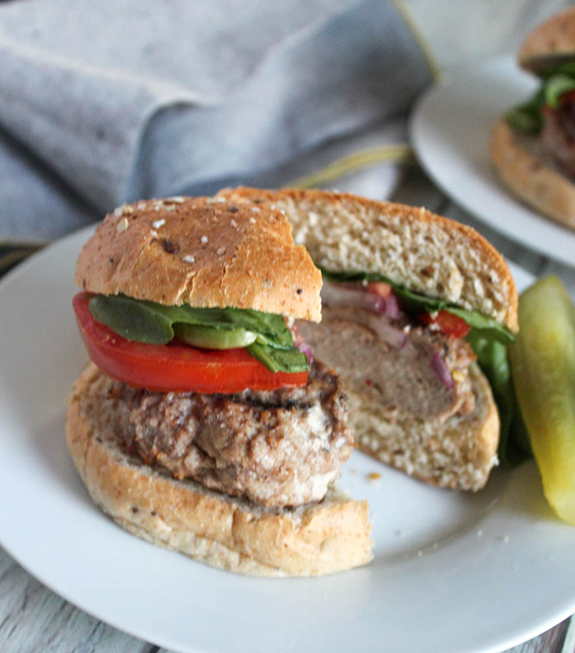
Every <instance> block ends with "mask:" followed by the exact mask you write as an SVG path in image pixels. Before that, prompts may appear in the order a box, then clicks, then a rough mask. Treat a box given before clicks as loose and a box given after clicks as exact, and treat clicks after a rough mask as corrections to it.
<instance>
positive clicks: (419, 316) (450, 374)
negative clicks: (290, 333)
mask: <svg viewBox="0 0 575 653" xmlns="http://www.w3.org/2000/svg"><path fill="white" fill-rule="evenodd" d="M324 275H325V277H326V278H327V279H328V280H326V278H324V286H323V288H322V303H323V308H322V315H323V318H322V322H321V323H320V324H318V325H310V324H306V323H301V324H298V329H299V331H300V332H301V334H302V336H303V337H304V338H305V340H306V341H308V342H309V343H310V345H311V346H312V348H313V350H314V353H315V354H316V355H317V356H318V357H319V358H321V359H322V360H324V361H325V362H326V363H328V364H329V365H332V366H333V367H335V368H336V369H337V370H338V371H339V372H340V373H341V374H342V377H343V380H344V382H345V383H346V385H347V387H348V388H349V389H350V391H351V392H354V394H361V395H362V396H366V395H367V396H370V397H371V398H372V400H373V401H375V402H377V403H378V404H379V405H380V406H382V407H383V408H385V409H386V413H387V414H388V416H389V420H390V421H391V422H393V421H394V419H399V418H400V417H401V418H403V417H405V416H406V415H409V416H413V417H414V418H416V419H419V420H422V421H436V422H439V423H443V422H445V421H446V420H448V419H449V418H451V417H453V416H457V415H459V416H464V415H468V414H470V413H472V412H473V411H474V409H475V397H474V392H473V387H472V382H471V377H470V365H471V363H472V362H473V361H475V360H478V362H479V364H480V365H481V366H482V368H483V369H484V372H485V373H486V375H487V376H488V378H489V379H490V380H491V381H492V386H493V388H494V392H495V394H496V399H497V397H498V393H499V398H500V399H501V400H502V401H501V405H500V412H501V413H502V415H503V413H504V412H505V409H506V407H505V405H504V400H505V397H504V395H505V393H507V391H508V390H509V389H508V388H507V386H506V382H508V380H509V379H508V377H505V375H506V370H508V368H507V367H506V366H507V352H506V345H507V343H508V342H510V341H512V336H511V334H510V333H509V332H508V331H507V329H506V328H505V327H502V326H501V325H499V324H497V323H496V322H495V321H493V320H491V319H489V318H486V317H484V316H482V315H480V314H478V313H475V312H473V311H466V310H464V309H460V308H458V307H454V306H450V305H448V304H447V302H444V301H442V300H437V299H432V298H427V297H423V296H419V295H417V294H415V293H412V292H410V291H407V290H405V289H403V288H400V287H397V286H394V287H392V286H391V285H390V284H389V283H387V282H385V281H382V280H381V279H382V278H381V277H380V278H378V277H377V275H374V274H368V273H349V274H347V273H332V272H327V271H324ZM374 278H378V281H372V279H374ZM509 391H510V390H509ZM502 425H503V427H505V425H506V422H505V420H504V419H502Z"/></svg>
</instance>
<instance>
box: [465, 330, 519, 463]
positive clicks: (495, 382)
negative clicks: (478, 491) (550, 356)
mask: <svg viewBox="0 0 575 653" xmlns="http://www.w3.org/2000/svg"><path fill="white" fill-rule="evenodd" d="M467 341H468V342H469V344H470V345H471V347H472V348H473V351H474V352H475V354H476V356H477V363H478V364H479V367H480V368H481V370H482V371H483V373H484V374H485V376H486V377H487V379H488V381H489V383H490V385H491V388H492V390H493V397H494V398H495V402H496V404H497V408H498V410H499V420H500V423H501V427H500V437H499V448H498V456H499V459H500V460H501V462H502V463H504V464H507V465H517V464H519V463H521V462H523V461H524V460H525V459H527V458H529V457H530V455H531V450H530V448H529V443H528V440H527V437H526V431H525V426H524V425H523V420H522V419H521V413H520V412H519V409H518V406H517V400H516V398H515V392H514V390H513V384H512V380H511V369H510V366H509V359H508V355H507V346H506V345H505V344H504V343H502V342H500V341H498V340H496V339H494V338H493V337H491V334H490V332H489V331H487V332H486V331H482V330H478V329H472V330H471V331H470V333H469V335H468V336H467Z"/></svg>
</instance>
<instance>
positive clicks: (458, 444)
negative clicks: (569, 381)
mask: <svg viewBox="0 0 575 653" xmlns="http://www.w3.org/2000/svg"><path fill="white" fill-rule="evenodd" d="M220 196H221V197H222V198H225V199H226V200H227V201H233V202H235V203H237V204H238V205H240V204H242V205H250V204H251V205H256V206H259V207H269V208H274V209H276V210H280V211H282V212H284V213H285V215H286V216H287V218H288V220H289V221H290V223H291V225H292V229H293V234H294V239H295V242H296V243H298V244H303V245H305V247H306V248H307V249H308V251H309V253H310V254H311V257H312V259H313V260H314V262H315V264H316V265H318V266H319V267H320V268H321V269H322V271H323V274H324V279H325V280H326V282H325V283H324V287H323V289H322V297H323V304H324V306H323V320H322V322H321V324H317V325H316V324H311V323H307V324H304V323H302V324H301V325H300V326H299V327H298V328H299V329H300V331H301V333H302V334H303V335H304V337H305V339H306V340H307V341H308V342H310V343H311V344H312V346H313V347H314V351H315V352H316V354H317V355H318V356H319V357H320V358H321V359H322V360H324V361H325V362H327V363H328V364H329V365H331V366H333V367H335V368H336V369H337V370H338V372H339V373H340V375H341V377H342V380H343V381H344V382H345V387H346V391H347V393H348V396H349V401H350V423H351V425H352V426H353V429H354V431H355V435H356V438H357V440H358V446H359V447H360V448H361V450H362V451H364V452H365V453H367V454H369V455H371V456H373V457H375V458H377V459H379V460H381V461H383V462H385V463H387V464H390V465H393V466H394V467H397V468H398V469H401V470H402V471H404V472H406V473H408V474H410V475H413V476H416V477H418V478H420V479H422V480H425V481H428V482H430V483H432V484H434V485H440V486H442V487H449V488H458V489H464V490H478V489H480V488H481V487H483V486H484V485H485V483H486V481H487V478H488V476H489V472H490V470H491V469H492V467H493V466H494V465H495V464H496V463H497V461H498V450H499V454H500V457H501V455H503V456H505V455H506V454H507V450H508V441H507V439H508V434H509V431H510V424H511V421H512V419H513V409H514V395H513V390H512V388H511V383H510V375H509V366H508V362H507V345H508V344H509V343H510V342H512V341H513V332H514V331H516V330H517V328H518V327H517V290H516V288H515V284H514V282H513V279H512V277H511V275H510V273H509V270H508V268H507V265H506V264H505V261H504V260H503V258H502V257H501V256H500V255H499V254H498V252H497V251H496V250H495V249H494V248H493V247H492V246H491V245H490V244H489V243H488V242H487V241H486V240H485V239H484V238H482V237H481V236H480V235H479V234H478V233H476V232H475V231H474V230H473V229H470V228H469V227H466V226H464V225H461V224H459V223H456V222H454V221H451V220H447V219H445V218H442V217H440V216H437V215H434V214H433V213H431V212H429V211H426V210H425V209H419V208H414V207H409V206H403V205H400V204H393V203H389V202H375V201H371V200H367V199H364V198H360V197H356V196H353V195H349V194H338V193H328V192H323V191H302V190H285V191H280V192H272V191H260V190H256V189H249V188H240V189H236V190H226V191H223V192H222V193H221V194H220ZM494 395H495V399H496V401H497V404H498V406H499V411H498V409H497V405H496V403H495V401H494ZM500 435H501V438H500Z"/></svg>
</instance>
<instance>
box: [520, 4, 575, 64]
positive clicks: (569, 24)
mask: <svg viewBox="0 0 575 653" xmlns="http://www.w3.org/2000/svg"><path fill="white" fill-rule="evenodd" d="M573 58H575V7H569V8H568V9H565V10H564V11H562V12H561V13H559V14H556V15H555V16H553V17H552V18H550V19H549V20H547V21H546V22H544V23H542V24H541V25H539V27H537V28H536V29H535V30H533V32H531V33H530V34H529V35H528V36H527V38H526V39H525V40H524V41H523V44H522V45H521V49H520V51H519V63H520V64H521V66H522V67H523V68H525V69H526V70H529V71H530V72H533V73H535V74H541V73H544V72H545V71H546V69H548V68H549V67H551V66H553V65H556V64H558V63H561V62H562V61H567V60H569V59H573Z"/></svg>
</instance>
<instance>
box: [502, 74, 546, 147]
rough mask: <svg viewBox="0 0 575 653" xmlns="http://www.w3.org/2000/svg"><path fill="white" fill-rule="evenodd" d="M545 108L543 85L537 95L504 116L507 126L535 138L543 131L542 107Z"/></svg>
mask: <svg viewBox="0 0 575 653" xmlns="http://www.w3.org/2000/svg"><path fill="white" fill-rule="evenodd" d="M544 106H545V86H544V85H543V86H542V87H541V88H540V89H539V90H538V91H537V93H536V94H535V95H534V96H533V97H532V98H531V100H529V101H528V102H525V103H523V104H520V105H518V106H516V107H514V108H513V109H511V110H510V111H508V112H507V114H506V115H505V117H506V119H507V121H508V122H509V124H510V125H511V126H512V127H513V128H514V129H516V130H517V131H519V132H521V133H522V134H529V135H531V136H536V135H537V134H540V133H541V130H542V129H543V107H544Z"/></svg>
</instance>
